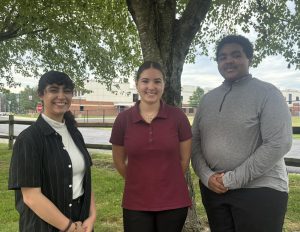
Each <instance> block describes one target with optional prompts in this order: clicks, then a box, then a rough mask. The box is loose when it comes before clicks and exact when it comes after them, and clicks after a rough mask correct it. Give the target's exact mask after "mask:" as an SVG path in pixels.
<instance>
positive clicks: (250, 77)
mask: <svg viewBox="0 0 300 232" xmlns="http://www.w3.org/2000/svg"><path fill="white" fill-rule="evenodd" d="M250 79H252V75H251V74H248V75H246V76H244V77H242V78H239V79H237V80H234V81H229V80H224V81H223V84H224V85H229V86H230V85H235V84H241V83H244V82H246V81H247V80H250Z"/></svg>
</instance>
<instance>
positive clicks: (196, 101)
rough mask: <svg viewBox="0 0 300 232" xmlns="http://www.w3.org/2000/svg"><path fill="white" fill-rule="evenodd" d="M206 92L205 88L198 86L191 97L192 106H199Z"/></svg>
mask: <svg viewBox="0 0 300 232" xmlns="http://www.w3.org/2000/svg"><path fill="white" fill-rule="evenodd" d="M203 94H204V90H203V89H202V88H200V87H197V88H196V90H195V91H194V92H193V94H192V96H190V98H189V104H190V107H197V106H198V105H199V103H200V100H201V97H202V96H203Z"/></svg>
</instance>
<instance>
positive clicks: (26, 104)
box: [19, 86, 41, 113]
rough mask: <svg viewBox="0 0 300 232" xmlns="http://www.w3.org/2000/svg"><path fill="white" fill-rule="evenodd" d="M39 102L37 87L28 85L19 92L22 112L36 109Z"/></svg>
mask: <svg viewBox="0 0 300 232" xmlns="http://www.w3.org/2000/svg"><path fill="white" fill-rule="evenodd" d="M39 102H41V100H40V99H39V97H38V95H37V87H30V86H26V87H25V89H24V90H22V91H21V92H20V94H19V105H20V112H24V113H25V112H28V111H36V106H37V104H38V103H39Z"/></svg>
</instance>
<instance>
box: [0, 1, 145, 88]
mask: <svg viewBox="0 0 300 232" xmlns="http://www.w3.org/2000/svg"><path fill="white" fill-rule="evenodd" d="M0 44H1V46H0V80H1V81H0V89H1V87H2V88H3V87H4V83H6V84H7V85H9V86H10V87H11V86H14V85H16V83H15V82H14V79H15V76H16V75H20V76H22V77H26V76H31V77H32V76H33V77H37V76H40V75H41V73H43V72H45V71H47V70H50V69H56V70H63V71H65V72H66V73H68V74H69V75H70V76H71V77H72V78H73V79H74V80H75V81H76V84H77V86H78V87H79V88H82V87H83V81H84V80H87V79H89V78H91V77H95V78H96V79H97V80H98V81H99V82H101V83H104V84H106V85H107V86H108V88H109V87H110V84H111V82H112V80H114V79H118V80H121V81H124V82H126V81H127V77H128V76H129V74H131V73H132V70H133V67H136V65H137V63H138V62H139V61H140V60H141V52H140V46H139V43H138V37H137V31H136V28H135V26H134V24H133V23H132V20H131V19H130V17H129V13H128V11H127V10H126V4H125V2H124V1H119V0H89V1H69V0H52V1H45V0H30V1H29V0H25V1H24V0H1V4H0Z"/></svg>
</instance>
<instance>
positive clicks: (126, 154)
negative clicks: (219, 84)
mask: <svg viewBox="0 0 300 232" xmlns="http://www.w3.org/2000/svg"><path fill="white" fill-rule="evenodd" d="M164 87H165V74H164V72H163V69H162V67H161V66H160V64H158V63H156V62H152V61H146V62H144V63H143V64H142V65H141V66H140V67H139V69H138V72H137V76H136V88H137V91H138V93H139V95H140V99H141V100H140V101H138V102H137V103H136V104H135V106H133V107H131V108H130V109H128V110H126V111H123V112H121V113H120V114H119V115H118V117H117V118H116V121H115V123H114V126H113V129H112V134H111V138H110V142H111V143H112V144H113V150H112V152H113V160H114V164H115V167H116V169H117V170H118V172H119V173H120V174H121V175H122V176H123V177H124V179H125V189H124V194H123V203H122V207H123V220H124V231H125V232H135V231H136V232H141V231H142V232H177V231H178V232H180V231H181V230H182V227H183V225H184V222H185V219H186V216H187V211H188V207H189V206H191V200H190V198H189V192H188V187H187V184H186V181H185V178H184V173H185V171H186V169H187V168H188V165H189V161H190V153H191V137H192V133H191V127H190V123H189V121H188V119H187V117H186V116H185V114H184V113H183V112H182V111H181V110H180V109H179V108H176V107H173V106H169V105H167V104H165V103H163V101H162V100H161V97H162V94H163V92H164Z"/></svg>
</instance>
